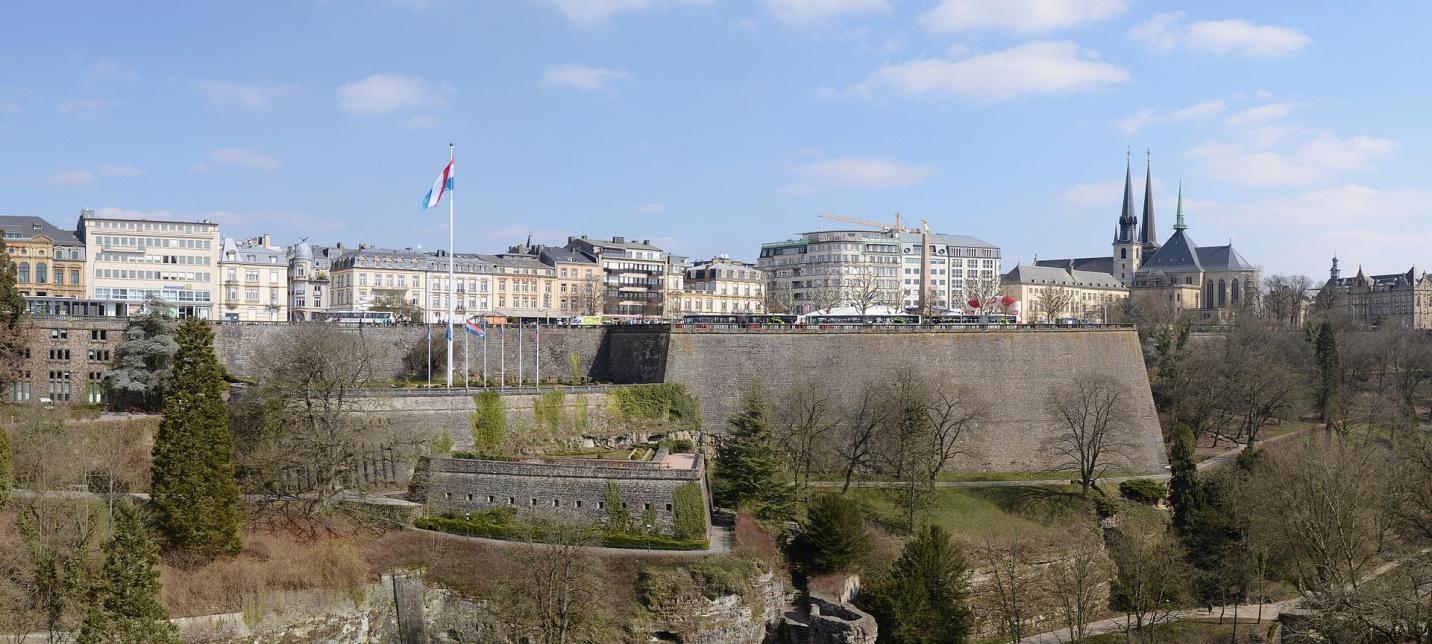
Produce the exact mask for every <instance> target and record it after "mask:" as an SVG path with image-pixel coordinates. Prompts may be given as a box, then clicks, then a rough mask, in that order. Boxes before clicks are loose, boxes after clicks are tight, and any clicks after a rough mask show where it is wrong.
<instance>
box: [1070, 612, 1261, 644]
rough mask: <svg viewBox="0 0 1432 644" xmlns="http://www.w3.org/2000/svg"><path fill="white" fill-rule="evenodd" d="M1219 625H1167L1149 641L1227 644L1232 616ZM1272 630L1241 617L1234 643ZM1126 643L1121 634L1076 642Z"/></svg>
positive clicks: (1198, 622)
mask: <svg viewBox="0 0 1432 644" xmlns="http://www.w3.org/2000/svg"><path fill="white" fill-rule="evenodd" d="M1223 622H1224V623H1222V624H1219V623H1217V622H1216V621H1204V620H1201V619H1200V620H1185V621H1180V622H1173V623H1169V624H1160V625H1158V626H1156V627H1154V629H1153V633H1154V637H1153V641H1154V642H1157V643H1158V644H1165V643H1167V644H1182V643H1183V642H1227V641H1228V640H1229V639H1230V638H1231V637H1232V635H1233V624H1232V622H1233V615H1232V614H1230V615H1228V616H1227V618H1225V619H1224V620H1223ZM1272 627H1273V622H1264V623H1262V624H1259V623H1256V622H1254V620H1253V619H1252V618H1248V617H1246V616H1244V615H1239V616H1238V641H1239V642H1246V641H1248V640H1247V637H1248V634H1249V633H1252V632H1255V631H1257V632H1261V633H1262V634H1263V635H1264V636H1266V635H1267V634H1268V629H1270V628H1272ZM1126 642H1128V639H1127V638H1126V637H1125V636H1124V634H1123V633H1122V632H1114V633H1104V634H1102V635H1095V636H1093V637H1086V638H1084V639H1082V640H1079V641H1078V644H1125V643H1126Z"/></svg>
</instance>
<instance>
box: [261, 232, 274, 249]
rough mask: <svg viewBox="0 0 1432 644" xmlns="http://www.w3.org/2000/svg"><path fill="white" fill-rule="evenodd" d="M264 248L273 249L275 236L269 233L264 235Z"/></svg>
mask: <svg viewBox="0 0 1432 644" xmlns="http://www.w3.org/2000/svg"><path fill="white" fill-rule="evenodd" d="M263 247H264V248H272V247H273V235H270V234H268V233H264V234H263Z"/></svg>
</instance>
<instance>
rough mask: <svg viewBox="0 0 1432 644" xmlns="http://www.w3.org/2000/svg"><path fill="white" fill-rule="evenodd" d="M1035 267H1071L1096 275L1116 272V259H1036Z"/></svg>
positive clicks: (1107, 257)
mask: <svg viewBox="0 0 1432 644" xmlns="http://www.w3.org/2000/svg"><path fill="white" fill-rule="evenodd" d="M1034 265H1035V266H1052V267H1054V268H1068V267H1070V266H1071V265H1072V266H1073V268H1074V270H1076V271H1091V272H1094V273H1110V274H1112V273H1113V272H1114V258H1113V257H1112V256H1110V255H1105V256H1103V257H1075V258H1073V259H1036V260H1034Z"/></svg>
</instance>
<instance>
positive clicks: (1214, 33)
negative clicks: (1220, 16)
mask: <svg viewBox="0 0 1432 644" xmlns="http://www.w3.org/2000/svg"><path fill="white" fill-rule="evenodd" d="M1129 36H1130V37H1131V38H1133V39H1134V40H1138V41H1142V42H1143V43H1145V44H1147V45H1148V46H1149V47H1151V48H1153V49H1154V50H1156V51H1165V52H1167V51H1173V50H1175V49H1187V50H1189V51H1192V52H1197V53H1205V54H1218V55H1230V54H1237V55H1243V56H1249V57H1252V58H1277V57H1281V56H1287V55H1289V54H1294V53H1297V52H1299V51H1302V50H1303V48H1304V47H1307V46H1308V43H1309V42H1311V41H1310V40H1309V39H1308V37H1307V36H1305V35H1303V33H1302V32H1300V31H1298V30H1297V29H1293V28H1292V27H1277V26H1273V25H1255V24H1251V23H1248V22H1246V21H1243V20H1199V21H1194V22H1188V20H1187V16H1185V15H1184V14H1183V13H1162V14H1159V15H1157V16H1154V17H1153V18H1150V19H1149V20H1148V21H1147V22H1144V23H1142V24H1140V25H1138V26H1136V27H1134V28H1133V29H1131V30H1130V31H1129Z"/></svg>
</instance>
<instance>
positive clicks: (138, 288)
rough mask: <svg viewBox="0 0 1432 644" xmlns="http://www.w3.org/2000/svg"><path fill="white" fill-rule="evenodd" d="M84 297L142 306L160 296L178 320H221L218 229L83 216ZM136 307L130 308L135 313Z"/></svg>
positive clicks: (188, 223) (187, 223)
mask: <svg viewBox="0 0 1432 644" xmlns="http://www.w3.org/2000/svg"><path fill="white" fill-rule="evenodd" d="M76 234H77V236H78V237H79V238H80V240H81V241H83V242H84V244H85V276H86V280H85V282H86V283H85V295H86V297H90V298H93V299H98V300H112V301H119V302H128V303H131V304H137V305H143V304H144V302H145V301H147V300H148V299H149V298H158V299H160V300H162V301H164V302H165V303H167V304H168V305H169V306H172V307H174V309H175V311H176V312H177V314H178V315H179V316H180V317H191V316H193V317H201V318H205V319H210V320H215V319H220V317H219V310H220V307H219V301H220V297H221V294H220V293H219V247H220V239H219V225H218V224H216V223H214V222H212V221H208V220H200V221H156V220H150V219H133V218H126V217H99V216H96V215H95V213H94V211H92V210H84V211H81V212H80V221H79V225H78V226H77V230H76ZM132 310H133V309H131V311H132Z"/></svg>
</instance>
